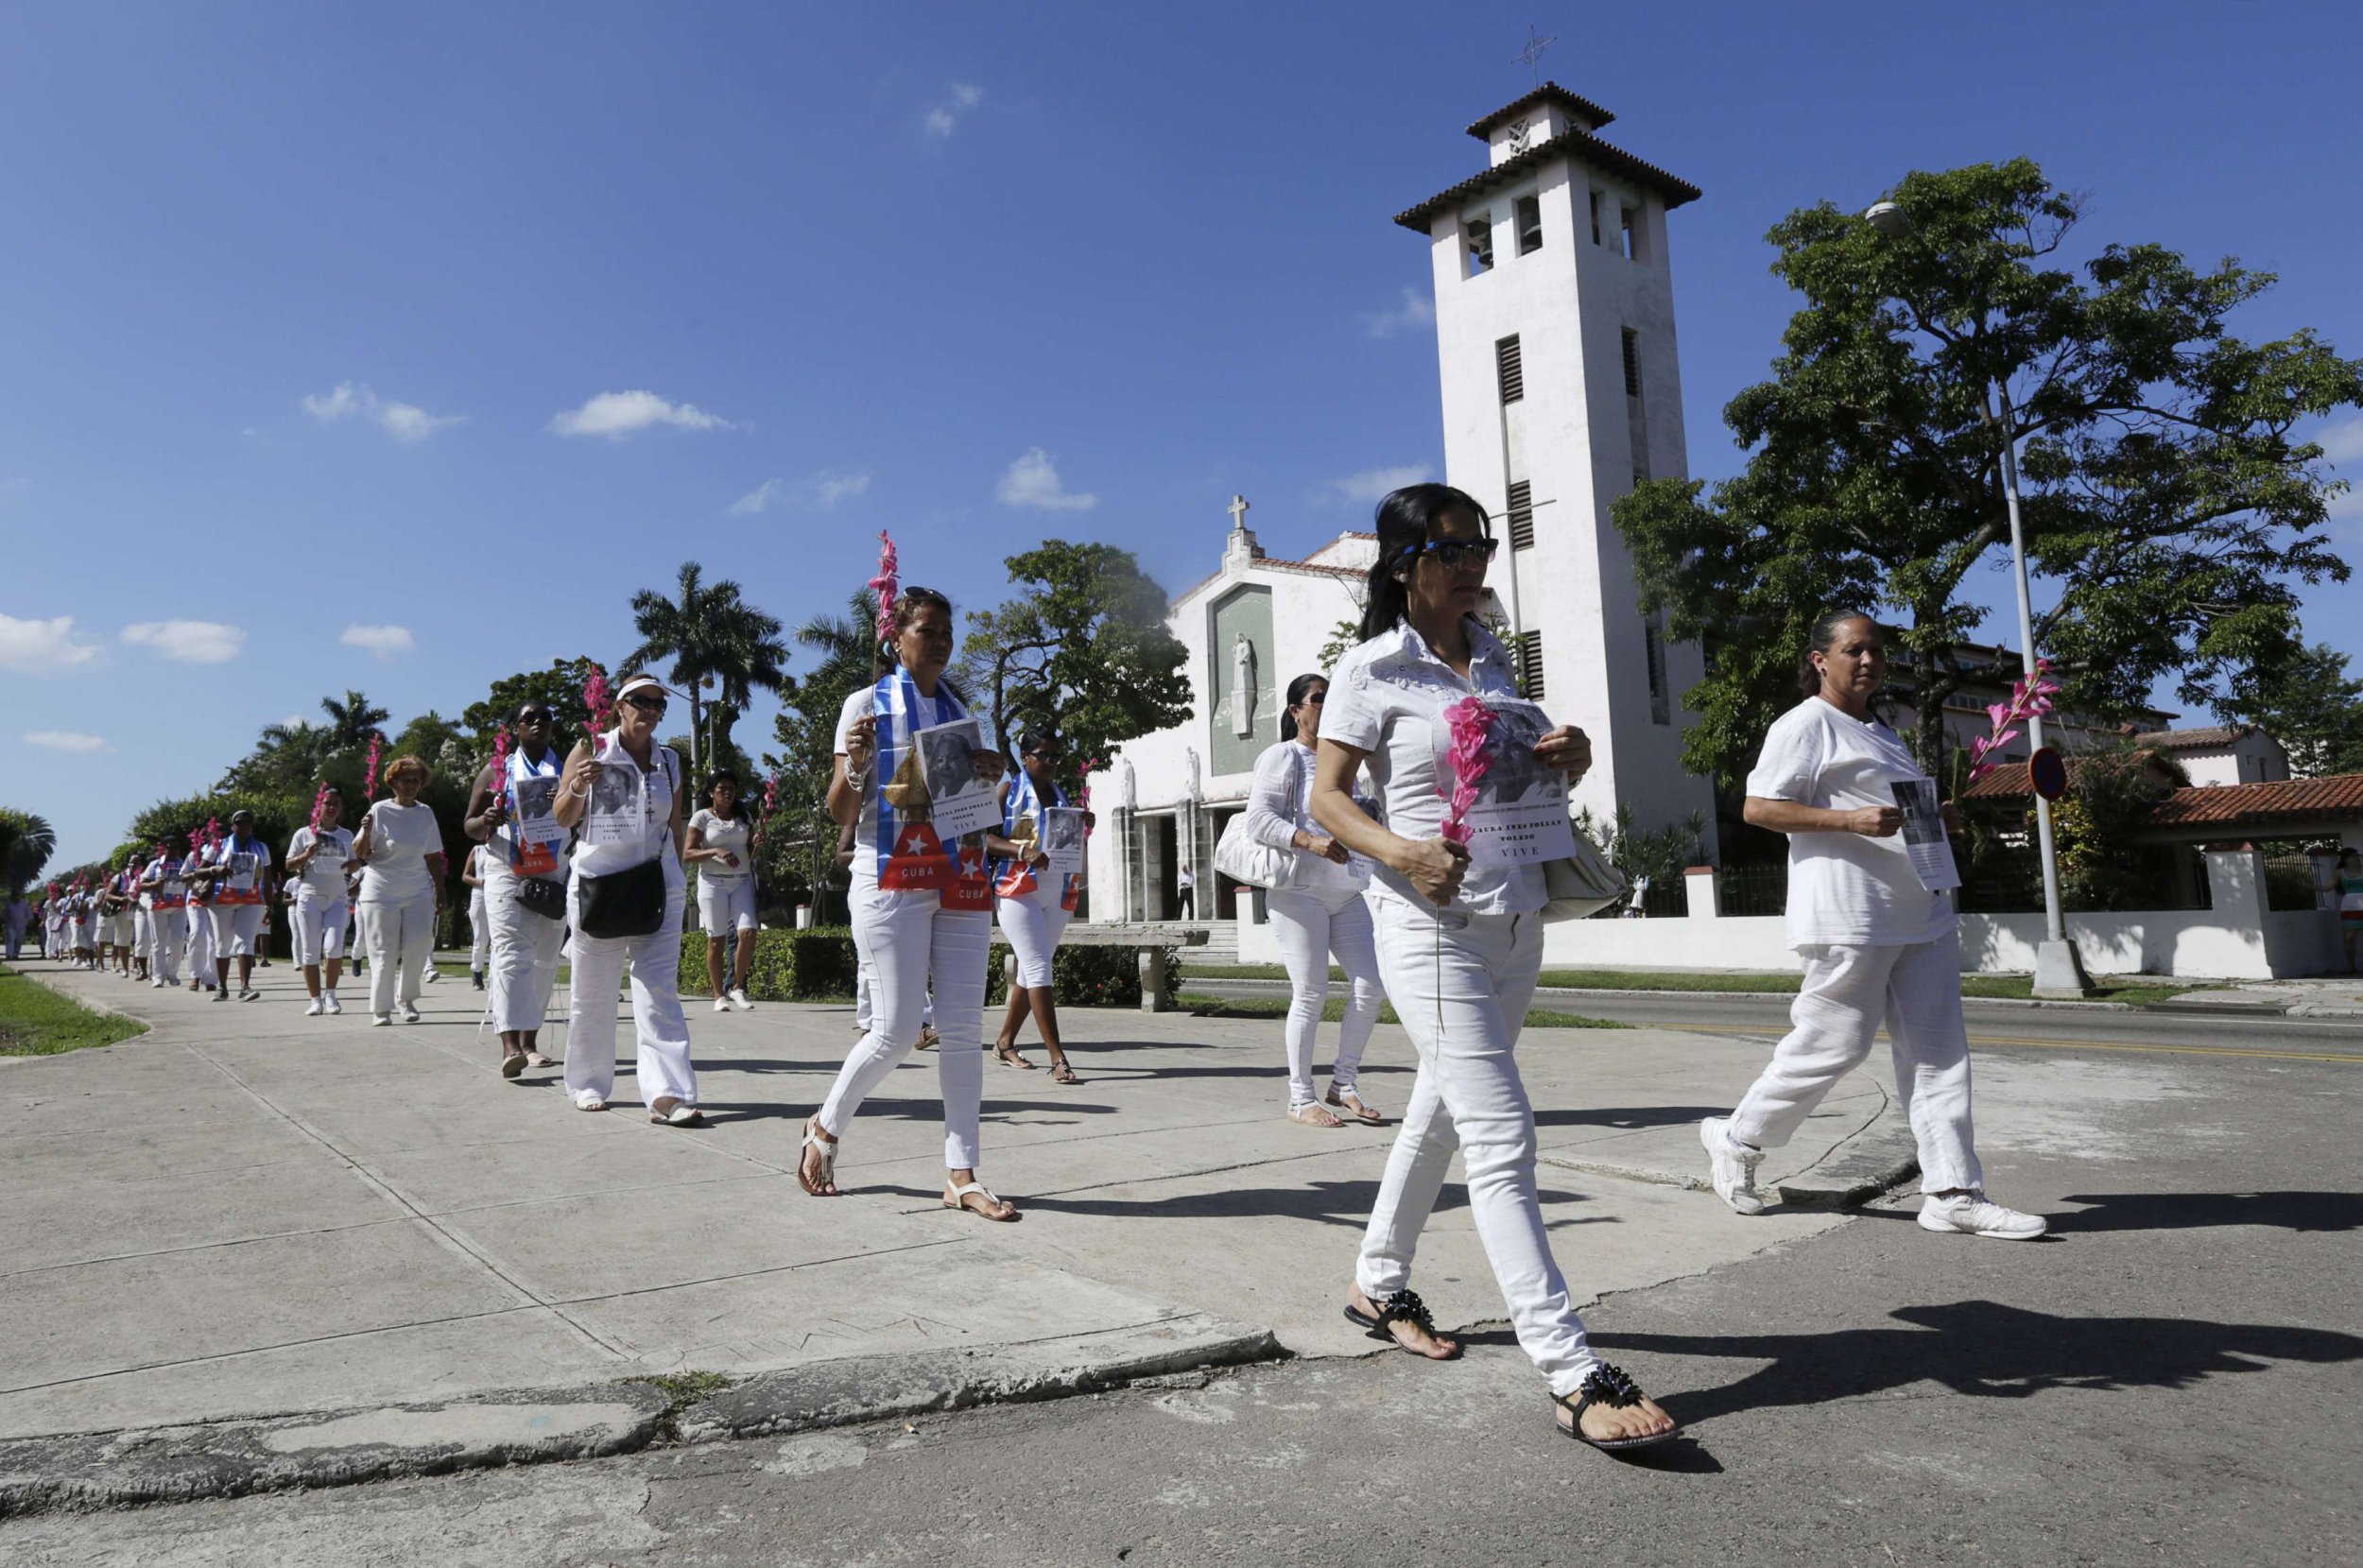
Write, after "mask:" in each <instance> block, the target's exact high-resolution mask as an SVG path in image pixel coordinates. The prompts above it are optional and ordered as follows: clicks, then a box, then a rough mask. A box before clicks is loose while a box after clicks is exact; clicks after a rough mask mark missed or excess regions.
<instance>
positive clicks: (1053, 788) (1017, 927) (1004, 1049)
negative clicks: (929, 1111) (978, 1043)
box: [992, 730, 1083, 1083]
mask: <svg viewBox="0 0 2363 1568" xmlns="http://www.w3.org/2000/svg"><path fill="white" fill-rule="evenodd" d="M1058 772H1059V741H1058V737H1057V736H1055V735H1053V734H1051V733H1050V732H1048V731H1046V730H1045V731H1043V732H1039V733H1036V732H1031V731H1029V732H1027V733H1026V737H1025V739H1024V741H1023V742H1022V743H1021V744H1020V746H1019V748H1018V757H1017V773H1016V775H1015V777H1013V778H1012V779H1010V781H1009V784H1008V786H1007V788H1006V791H1005V793H1004V796H1003V800H1002V806H1001V833H1002V836H1003V837H1005V838H1006V839H1008V841H1009V845H1010V848H1011V850H1012V852H1013V853H1011V854H1010V855H1009V858H1007V859H1006V860H1004V861H1002V862H1001V874H1000V876H999V878H998V880H996V881H995V882H994V884H993V893H994V895H995V896H994V899H993V917H994V919H995V920H997V921H999V922H1000V924H1001V934H1002V936H1004V937H1006V938H1007V939H1009V951H1010V953H1012V954H1013V955H1015V956H1016V958H1017V979H1016V982H1015V983H1014V984H1012V985H1011V986H1010V987H1009V1012H1008V1014H1007V1015H1006V1016H1005V1017H1003V1019H1002V1020H1001V1034H1000V1037H999V1038H998V1039H996V1040H995V1041H994V1042H992V1054H993V1057H994V1059H995V1060H998V1061H999V1062H1000V1063H1001V1064H1002V1065H1003V1066H1005V1067H1031V1066H1033V1063H1032V1062H1030V1061H1028V1060H1026V1059H1025V1058H1024V1057H1023V1056H1021V1055H1019V1054H1018V1049H1017V1031H1018V1030H1019V1029H1021V1028H1023V1027H1024V1026H1025V1024H1026V1014H1028V1013H1031V1014H1032V1015H1033V1018H1034V1026H1035V1027H1036V1028H1038V1029H1040V1030H1041V1031H1042V1043H1043V1048H1044V1049H1045V1050H1047V1051H1048V1052H1049V1053H1050V1081H1051V1082H1053V1083H1080V1082H1082V1081H1083V1080H1082V1079H1081V1078H1078V1077H1076V1076H1075V1067H1074V1064H1073V1063H1071V1062H1069V1061H1068V1060H1067V1059H1066V1051H1065V1049H1064V1047H1063V1046H1062V1045H1061V1043H1060V1041H1059V1009H1058V1008H1057V1007H1056V1006H1055V1005H1054V999H1055V997H1056V995H1057V992H1056V991H1054V990H1053V988H1052V985H1051V977H1052V974H1053V970H1054V968H1055V966H1056V963H1057V960H1058V956H1059V939H1060V938H1061V937H1062V936H1064V935H1065V934H1066V926H1067V922H1068V921H1070V920H1072V919H1074V918H1075V903H1076V894H1077V892H1078V888H1079V885H1080V884H1081V882H1082V880H1083V879H1082V878H1081V877H1079V876H1075V875H1067V876H1052V875H1051V874H1050V872H1049V871H1048V870H1045V868H1046V866H1047V865H1048V863H1049V860H1050V854H1049V851H1048V849H1047V847H1046V844H1047V829H1048V825H1049V820H1050V819H1049V816H1048V812H1050V811H1054V810H1061V809H1064V808H1065V807H1066V804H1067V798H1066V791H1064V790H1063V789H1061V788H1060V787H1059V782H1058ZM1045 878H1047V879H1048V880H1049V881H1050V882H1051V883H1053V884H1055V885H1056V886H1055V887H1045V886H1044V879H1045Z"/></svg>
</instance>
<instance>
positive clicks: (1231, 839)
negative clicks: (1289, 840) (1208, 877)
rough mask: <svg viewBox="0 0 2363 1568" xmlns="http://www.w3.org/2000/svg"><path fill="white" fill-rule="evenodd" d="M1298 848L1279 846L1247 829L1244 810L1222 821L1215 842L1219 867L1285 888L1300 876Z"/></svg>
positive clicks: (1253, 883) (1255, 883) (1237, 878)
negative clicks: (1277, 847) (1281, 847)
mask: <svg viewBox="0 0 2363 1568" xmlns="http://www.w3.org/2000/svg"><path fill="white" fill-rule="evenodd" d="M1296 859H1297V855H1296V852H1295V851H1294V850H1276V849H1273V848H1272V847H1271V846H1270V845H1269V844H1267V843H1265V842H1264V841H1263V840H1261V839H1259V838H1256V837H1253V836H1250V834H1249V833H1248V831H1247V813H1246V812H1244V811H1242V812H1240V813H1238V814H1237V815H1236V816H1234V817H1233V818H1231V820H1229V821H1228V822H1225V823H1224V824H1223V825H1222V836H1221V837H1220V838H1219V839H1217V840H1216V842H1215V870H1218V871H1220V872H1221V873H1222V874H1223V875H1225V876H1227V877H1229V878H1230V879H1231V880H1232V881H1233V882H1244V883H1246V884H1248V885H1249V886H1250V887H1282V888H1285V887H1287V886H1288V884H1289V883H1290V882H1291V881H1292V880H1293V879H1294V878H1295V876H1296Z"/></svg>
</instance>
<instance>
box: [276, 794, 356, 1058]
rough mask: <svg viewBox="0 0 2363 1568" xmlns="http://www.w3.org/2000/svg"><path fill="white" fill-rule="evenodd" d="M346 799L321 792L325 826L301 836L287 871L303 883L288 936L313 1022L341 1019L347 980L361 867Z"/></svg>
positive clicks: (290, 849) (292, 844)
mask: <svg viewBox="0 0 2363 1568" xmlns="http://www.w3.org/2000/svg"><path fill="white" fill-rule="evenodd" d="M344 815H345V798H344V796H343V794H342V793H341V792H339V791H338V790H336V788H334V787H330V788H328V789H325V790H323V791H321V793H320V797H319V823H318V825H317V826H315V825H310V824H307V825H305V826H303V827H300V828H298V829H296V831H295V837H294V838H292V839H290V840H289V841H288V844H287V870H291V871H293V872H295V874H296V877H297V882H296V895H295V907H294V908H293V909H292V910H290V911H289V912H288V916H287V924H288V926H289V928H290V929H289V931H288V935H289V936H290V937H292V938H293V939H295V960H296V962H297V963H298V964H300V965H301V966H302V969H303V989H304V991H306V992H307V993H308V994H309V995H310V996H311V998H312V1000H311V1002H310V1004H309V1005H308V1006H306V1007H305V1008H304V1009H303V1013H304V1016H305V1017H307V1018H309V1017H313V1016H315V1015H317V1014H319V1013H324V1012H325V1013H341V1012H343V1011H344V1010H345V1008H344V1004H343V1003H341V1002H339V1001H337V1000H336V982H337V981H338V980H340V979H342V978H343V977H344V968H345V922H346V920H347V918H348V917H349V916H350V914H351V910H349V909H348V908H347V907H346V902H345V899H346V895H345V873H346V872H347V871H349V870H352V869H353V868H354V866H355V865H356V864H358V862H357V861H356V860H355V859H354V853H353V830H352V829H350V828H347V827H342V826H339V825H338V824H340V823H341V822H342V821H343V820H344Z"/></svg>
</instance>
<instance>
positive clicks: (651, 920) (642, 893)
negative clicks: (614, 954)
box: [528, 747, 675, 938]
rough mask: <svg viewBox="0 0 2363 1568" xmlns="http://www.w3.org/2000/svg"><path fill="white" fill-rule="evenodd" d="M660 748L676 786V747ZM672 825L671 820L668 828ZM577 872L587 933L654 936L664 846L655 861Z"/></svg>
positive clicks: (581, 924) (669, 782) (580, 926)
mask: <svg viewBox="0 0 2363 1568" xmlns="http://www.w3.org/2000/svg"><path fill="white" fill-rule="evenodd" d="M658 750H659V751H661V752H662V753H663V754H664V763H663V764H662V766H663V767H664V782H665V784H666V786H667V787H668V788H673V787H675V786H674V784H673V760H672V748H671V747H659V748H658ZM602 766H604V765H602ZM635 766H636V765H635ZM669 826H670V825H669V823H668V824H667V827H668V831H669ZM575 874H576V879H577V880H578V882H579V883H580V884H581V887H582V913H581V916H580V918H579V919H578V922H577V923H576V929H577V930H578V931H580V932H581V933H582V934H583V935H584V936H586V937H600V938H620V937H652V936H654V935H655V934H656V930H657V927H659V926H661V925H663V924H664V851H663V850H662V849H660V850H658V851H657V853H656V857H655V858H654V859H652V860H644V861H642V862H641V863H640V864H639V865H637V866H631V867H627V868H626V869H625V870H620V871H610V872H608V873H607V875H605V876H584V875H583V874H582V873H581V872H579V871H578V872H577V873H575ZM553 886H555V885H553ZM528 907H530V905H528Z"/></svg>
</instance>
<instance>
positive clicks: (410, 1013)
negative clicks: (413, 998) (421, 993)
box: [402, 1002, 419, 1024]
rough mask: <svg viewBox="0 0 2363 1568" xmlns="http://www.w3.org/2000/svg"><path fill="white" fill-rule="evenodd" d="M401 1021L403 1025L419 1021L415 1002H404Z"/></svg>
mask: <svg viewBox="0 0 2363 1568" xmlns="http://www.w3.org/2000/svg"><path fill="white" fill-rule="evenodd" d="M402 1021H403V1022H404V1023H405V1024H416V1023H417V1022H418V1021H419V1005H418V1004H417V1003H416V1002H405V1003H404V1004H403V1005H402Z"/></svg>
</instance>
